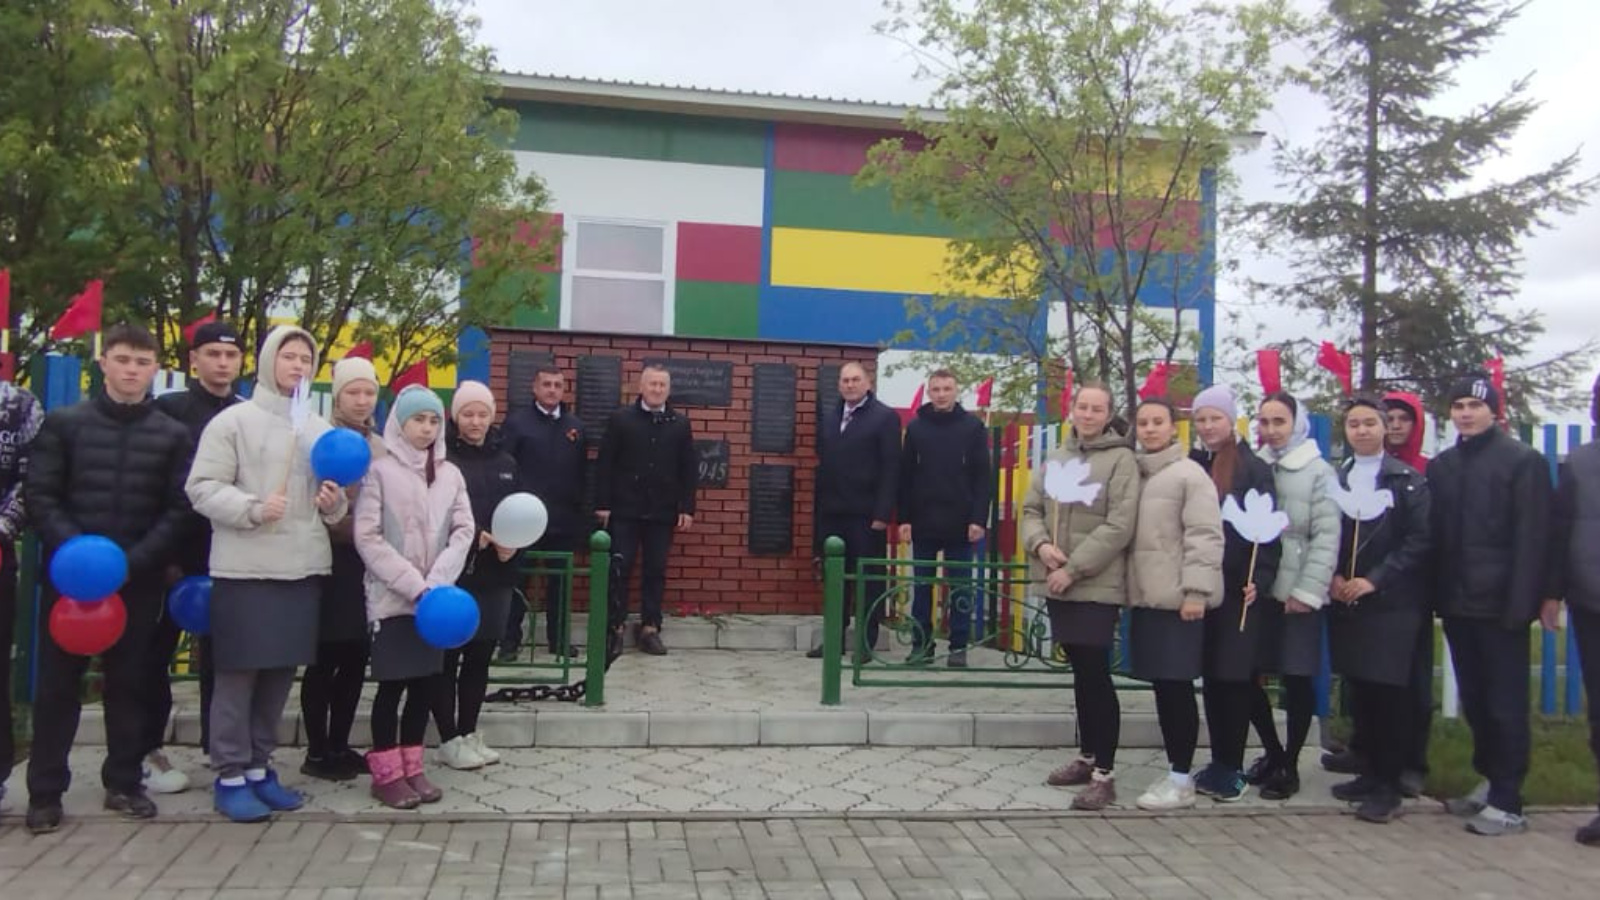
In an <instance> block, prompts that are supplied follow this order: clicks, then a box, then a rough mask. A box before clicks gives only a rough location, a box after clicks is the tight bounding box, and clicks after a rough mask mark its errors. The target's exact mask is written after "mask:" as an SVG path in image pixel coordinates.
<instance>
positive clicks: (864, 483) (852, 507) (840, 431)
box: [806, 363, 900, 659]
mask: <svg viewBox="0 0 1600 900" xmlns="http://www.w3.org/2000/svg"><path fill="white" fill-rule="evenodd" d="M899 470H900V414H899V413H897V412H895V411H894V410H892V409H890V408H889V407H887V406H885V405H883V403H881V402H879V401H878V398H877V397H875V396H873V393H872V382H871V381H870V380H868V378H867V370H866V367H864V366H862V365H861V364H860V363H846V364H845V365H844V366H843V367H842V368H840V369H839V403H838V405H837V406H835V407H833V408H832V409H829V410H825V411H824V413H823V419H822V428H821V429H820V431H819V433H818V437H817V476H816V486H815V490H816V503H815V505H814V507H813V508H814V509H815V510H816V514H817V527H816V531H815V535H814V540H815V547H813V548H812V549H813V552H814V553H815V554H816V555H817V556H818V557H819V558H820V557H821V556H822V543H823V541H825V540H827V539H828V537H830V536H838V537H839V538H840V539H842V540H843V541H844V548H845V550H844V559H845V570H846V571H849V572H854V571H855V570H856V566H857V564H858V562H859V561H860V560H862V559H882V558H883V557H884V556H885V555H886V554H887V553H888V550H889V519H891V518H892V517H893V516H894V501H895V493H896V491H898V489H899V487H900V471H899ZM863 574H868V575H871V576H874V577H873V578H872V580H870V581H868V582H866V584H865V585H864V587H863V590H864V591H865V592H866V598H867V621H866V623H865V629H862V628H859V627H858V628H857V633H856V638H857V642H858V644H859V646H857V647H856V655H857V657H858V658H865V657H866V656H867V655H868V654H870V653H871V650H872V648H873V647H874V646H876V645H877V643H878V625H879V623H881V622H882V621H883V615H884V612H885V609H884V605H885V604H886V603H888V602H889V598H887V597H885V596H884V592H885V589H886V588H885V581H884V579H883V573H882V572H878V571H873V572H869V573H863ZM851 606H852V604H851V603H850V602H848V601H847V602H846V603H845V613H844V623H843V625H844V627H846V628H848V627H849V623H850V616H851ZM857 624H858V625H859V624H860V623H857ZM863 631H864V633H863ZM841 646H843V642H842V641H841ZM806 656H807V657H809V658H811V659H821V658H822V645H821V644H818V645H817V646H816V647H814V648H812V650H811V652H809V653H807V654H806Z"/></svg>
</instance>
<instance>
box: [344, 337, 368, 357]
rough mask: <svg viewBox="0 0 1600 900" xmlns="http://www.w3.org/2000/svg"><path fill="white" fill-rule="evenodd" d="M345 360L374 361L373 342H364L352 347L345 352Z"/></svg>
mask: <svg viewBox="0 0 1600 900" xmlns="http://www.w3.org/2000/svg"><path fill="white" fill-rule="evenodd" d="M344 358H345V359H365V360H371V359H372V342H371V341H362V342H361V343H359V344H357V345H355V346H354V347H351V348H350V349H349V350H346V351H345V354H344Z"/></svg>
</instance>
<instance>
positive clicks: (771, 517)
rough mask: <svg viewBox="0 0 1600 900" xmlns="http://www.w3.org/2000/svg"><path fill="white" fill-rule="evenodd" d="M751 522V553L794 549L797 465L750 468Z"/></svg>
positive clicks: (768, 552)
mask: <svg viewBox="0 0 1600 900" xmlns="http://www.w3.org/2000/svg"><path fill="white" fill-rule="evenodd" d="M749 523H750V524H749V540H748V546H749V550H750V552H751V553H758V554H779V553H789V552H792V551H793V550H794V466H773V465H765V464H762V463H757V464H755V465H752V466H751V467H750V515H749Z"/></svg>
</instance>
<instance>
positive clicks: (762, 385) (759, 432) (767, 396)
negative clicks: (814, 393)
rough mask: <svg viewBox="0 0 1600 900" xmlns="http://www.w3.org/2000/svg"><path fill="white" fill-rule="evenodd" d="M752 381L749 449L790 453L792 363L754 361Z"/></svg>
mask: <svg viewBox="0 0 1600 900" xmlns="http://www.w3.org/2000/svg"><path fill="white" fill-rule="evenodd" d="M752 381H753V384H754V390H753V391H752V393H753V394H754V396H755V400H754V406H755V408H754V410H753V411H752V413H751V418H750V449H751V450H752V451H753V452H756V453H793V452H794V416H795V372H794V366H792V365H789V364H788V363H757V364H756V366H755V377H754V378H753V379H752Z"/></svg>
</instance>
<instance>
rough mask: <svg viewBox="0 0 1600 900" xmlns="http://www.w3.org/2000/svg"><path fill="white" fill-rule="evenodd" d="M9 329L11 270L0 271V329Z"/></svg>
mask: <svg viewBox="0 0 1600 900" xmlns="http://www.w3.org/2000/svg"><path fill="white" fill-rule="evenodd" d="M10 327H11V270H10V269H0V328H10Z"/></svg>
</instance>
